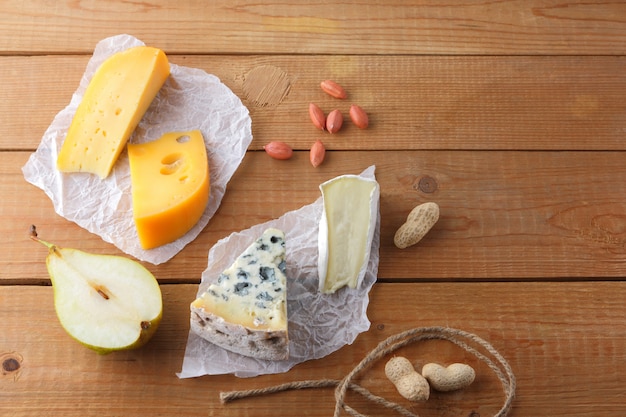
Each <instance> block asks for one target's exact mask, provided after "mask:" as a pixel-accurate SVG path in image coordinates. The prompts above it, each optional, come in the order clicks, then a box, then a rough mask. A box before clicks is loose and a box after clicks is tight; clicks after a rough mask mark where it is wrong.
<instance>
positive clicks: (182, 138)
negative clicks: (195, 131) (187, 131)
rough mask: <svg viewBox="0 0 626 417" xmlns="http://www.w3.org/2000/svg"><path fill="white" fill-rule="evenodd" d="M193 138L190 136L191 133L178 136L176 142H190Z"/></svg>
mask: <svg viewBox="0 0 626 417" xmlns="http://www.w3.org/2000/svg"><path fill="white" fill-rule="evenodd" d="M190 139H191V138H190V137H189V135H182V136H179V137H177V138H176V142H178V143H187V142H189V140H190Z"/></svg>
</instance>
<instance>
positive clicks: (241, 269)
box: [191, 229, 289, 360]
mask: <svg viewBox="0 0 626 417" xmlns="http://www.w3.org/2000/svg"><path fill="white" fill-rule="evenodd" d="M285 268H286V263H285V235H284V233H283V232H282V231H281V230H278V229H268V230H266V231H265V232H264V233H263V235H262V236H261V237H260V238H259V239H257V240H256V241H255V242H254V243H253V244H252V245H250V246H249V247H248V248H247V249H246V250H245V251H244V252H243V253H242V254H241V255H240V256H239V257H238V258H237V259H236V260H235V262H234V263H233V264H232V265H231V266H230V267H229V268H227V269H226V270H224V272H222V274H220V276H219V277H218V279H217V281H216V282H214V283H212V284H211V285H210V286H209V287H208V288H207V290H206V291H205V292H204V293H203V294H201V295H200V296H199V297H198V298H197V299H196V300H195V301H194V302H192V303H191V329H192V331H194V332H195V333H196V334H198V335H199V336H201V337H202V338H204V339H206V340H208V341H210V342H212V343H214V344H216V345H218V346H221V347H222V348H224V349H227V350H230V351H233V352H236V353H239V354H241V355H245V356H251V357H255V358H258V359H266V360H282V359H287V358H288V357H289V338H288V331H287V326H288V321H287V278H286V275H285Z"/></svg>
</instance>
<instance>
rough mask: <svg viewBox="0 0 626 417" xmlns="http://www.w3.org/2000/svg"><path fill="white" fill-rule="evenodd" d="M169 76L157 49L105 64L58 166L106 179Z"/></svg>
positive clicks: (142, 48) (121, 56) (144, 48)
mask: <svg viewBox="0 0 626 417" xmlns="http://www.w3.org/2000/svg"><path fill="white" fill-rule="evenodd" d="M169 74H170V66H169V62H168V60H167V57H166V56H165V53H163V51H161V50H160V49H157V48H151V47H147V46H138V47H134V48H130V49H127V50H125V51H122V52H118V53H116V54H114V55H112V56H111V57H109V58H108V59H107V60H106V61H104V62H103V63H102V64H101V65H100V67H98V69H97V70H96V72H95V74H94V75H93V78H92V79H91V81H90V82H89V85H88V86H87V89H86V91H85V95H84V96H83V99H82V100H81V102H80V104H79V105H78V108H77V110H76V114H75V115H74V118H73V119H72V122H71V124H70V127H69V129H68V131H67V136H66V137H65V140H64V142H63V145H62V146H61V150H60V151H59V155H58V159H57V168H58V169H59V170H60V171H61V172H89V173H92V174H96V175H98V176H99V177H100V178H106V177H107V176H108V175H109V173H110V172H111V169H112V168H113V165H114V164H115V162H116V161H117V159H118V157H119V154H120V153H121V152H122V150H123V149H124V146H125V145H126V142H127V141H128V138H129V137H130V135H131V134H132V133H133V131H134V130H135V128H136V127H137V125H138V124H139V121H140V120H141V118H142V117H143V115H144V113H145V112H146V110H148V107H149V106H150V103H152V101H153V100H154V98H155V97H156V95H157V93H158V92H159V90H160V89H161V86H162V85H163V84H164V83H165V80H166V79H167V77H168V76H169Z"/></svg>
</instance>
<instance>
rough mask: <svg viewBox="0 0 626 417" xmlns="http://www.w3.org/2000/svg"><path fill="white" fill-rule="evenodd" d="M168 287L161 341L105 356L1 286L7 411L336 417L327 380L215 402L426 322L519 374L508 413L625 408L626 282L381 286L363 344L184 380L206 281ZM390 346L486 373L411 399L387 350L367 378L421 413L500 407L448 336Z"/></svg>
mask: <svg viewBox="0 0 626 417" xmlns="http://www.w3.org/2000/svg"><path fill="white" fill-rule="evenodd" d="M162 289H163V296H164V319H163V322H162V324H161V327H160V328H159V330H158V331H157V333H156V335H155V337H154V339H153V340H152V341H151V342H149V344H148V345H146V346H145V347H144V348H142V349H140V350H136V351H131V352H122V353H115V354H111V355H106V356H98V355H96V354H95V353H93V352H91V351H89V350H87V349H86V348H83V347H82V346H80V345H79V344H78V343H76V342H75V341H73V340H71V339H70V338H69V337H68V336H67V335H66V334H65V333H64V331H63V330H62V328H61V327H60V325H59V323H58V321H57V319H56V316H55V313H54V310H53V303H52V289H51V288H49V287H38V286H34V287H31V286H15V287H13V286H0V304H1V305H2V306H3V308H2V309H0V335H2V336H1V337H0V354H5V353H10V352H13V355H14V356H17V355H19V356H21V358H22V359H23V360H22V363H21V369H20V371H19V373H14V374H9V375H0V387H1V389H0V392H1V393H2V394H1V397H2V398H3V401H0V414H2V415H11V416H14V417H21V416H32V415H40V414H42V413H44V412H45V414H46V415H49V416H61V415H62V416H64V417H71V416H79V415H80V416H85V415H96V414H97V415H99V416H103V417H107V416H116V415H120V414H124V415H126V416H144V415H157V414H158V415H174V414H181V413H182V414H184V415H186V416H191V417H193V416H198V417H200V416H207V415H211V416H213V415H226V414H228V415H232V416H238V415H241V416H247V415H252V414H253V415H255V416H259V417H262V416H270V415H271V416H275V415H277V414H278V415H308V416H328V415H331V414H332V410H333V407H334V398H333V394H332V390H330V389H320V390H309V391H299V392H288V393H281V394H275V395H268V396H265V397H257V398H251V399H244V400H239V401H236V402H233V403H230V404H227V405H221V404H220V403H219V398H218V395H219V392H220V391H228V390H241V389H249V388H262V387H267V386H270V385H274V384H278V383H283V382H288V381H297V380H303V379H320V378H331V379H340V378H343V376H345V375H346V374H347V373H348V372H349V371H350V370H352V368H353V367H355V366H356V365H357V364H358V362H359V361H360V360H361V359H362V358H363V357H365V355H366V354H367V353H368V352H369V351H370V350H372V349H373V348H374V347H376V345H377V344H378V343H380V342H381V341H383V340H385V339H386V338H388V337H390V336H392V335H396V334H398V333H400V332H403V331H405V330H409V329H413V328H418V327H423V326H447V327H450V328H456V329H461V330H464V331H467V332H471V333H474V334H476V335H477V336H479V337H481V338H483V339H485V340H486V341H487V342H489V343H490V344H491V345H492V346H493V347H494V348H495V349H496V350H497V351H499V352H500V354H502V355H503V357H504V358H505V359H506V360H507V361H508V362H509V364H510V366H511V367H512V369H513V372H514V374H515V376H516V378H517V391H516V393H517V396H516V399H515V401H514V403H513V411H512V412H511V413H510V414H509V415H510V416H528V415H551V416H568V417H570V416H591V415H593V416H596V417H609V416H614V415H620V414H623V412H624V411H626V405H625V404H624V401H623V387H624V383H626V380H625V379H624V375H626V353H625V352H626V336H625V335H626V323H624V320H623V318H624V316H625V315H626V305H625V304H624V303H623V300H624V297H625V296H626V283H624V282H613V283H611V282H595V283H489V284H485V283H482V284H479V283H429V284H377V285H375V287H374V288H373V290H372V292H371V304H370V308H369V312H368V316H369V318H370V320H371V322H372V325H371V328H370V330H369V331H367V332H365V333H363V334H361V335H360V336H359V337H358V338H357V340H356V341H355V343H354V344H352V345H350V346H346V347H344V348H342V349H340V350H339V351H338V352H335V353H333V354H331V355H329V356H327V357H326V358H323V359H320V360H315V361H310V362H306V363H303V364H300V365H298V366H297V367H296V368H295V369H294V370H292V371H290V372H287V373H285V374H278V375H267V376H260V377H257V378H248V379H238V378H235V377H233V376H230V375H224V376H205V377H200V378H195V379H185V380H179V379H178V378H177V377H176V376H175V373H176V372H179V371H180V369H181V366H182V359H183V355H184V349H185V344H186V339H187V332H188V329H189V325H188V319H189V310H188V303H189V302H190V300H192V299H193V297H194V296H195V293H196V290H197V286H195V285H164V286H162ZM33 306H36V308H34V307H33ZM395 353H396V354H398V355H403V356H405V357H407V358H410V360H412V361H413V362H414V363H415V364H416V366H418V367H419V366H420V365H421V364H423V363H425V362H427V361H428V362H431V361H432V362H440V363H444V364H446V363H451V362H465V363H469V364H471V365H472V366H474V367H475V368H476V370H477V379H476V381H475V382H474V384H472V386H471V387H470V388H468V389H467V390H464V391H461V392H456V393H449V394H440V393H433V394H432V395H431V398H430V399H429V400H428V401H427V402H425V403H423V404H415V405H411V404H409V403H408V402H406V401H404V400H403V399H402V398H400V397H399V395H398V394H397V393H396V392H395V389H394V388H393V386H392V385H391V384H390V383H389V382H388V381H387V380H386V378H385V376H384V374H383V371H382V368H383V366H384V363H385V361H386V360H387V359H388V357H387V358H385V359H383V360H382V361H381V362H379V363H376V364H375V365H374V366H373V367H372V368H371V370H370V371H369V373H368V374H366V375H365V376H364V377H363V378H361V379H360V380H359V382H360V383H362V384H363V385H364V386H365V387H367V388H368V389H370V390H371V391H372V392H374V393H376V394H378V395H381V396H383V397H385V398H387V399H389V400H392V401H397V402H399V403H401V404H403V405H405V406H409V407H411V409H412V411H413V412H416V413H418V414H419V415H420V416H423V417H428V416H442V415H445V416H466V415H469V413H470V412H471V411H475V412H477V413H479V414H480V415H482V416H487V415H494V414H495V411H496V410H497V409H498V407H499V406H500V404H501V403H502V402H503V395H502V392H501V388H500V385H499V381H498V380H497V378H496V377H495V375H494V374H493V373H492V372H491V371H490V370H489V368H487V367H486V366H485V365H483V364H481V363H480V362H479V361H478V360H477V359H476V358H475V357H473V356H472V355H471V354H468V353H465V352H464V351H462V350H461V349H460V348H458V347H456V346H454V345H452V344H450V343H448V342H444V341H430V342H420V343H416V344H413V345H410V346H408V347H406V348H403V349H402V350H400V351H397V352H395ZM348 400H349V404H350V405H351V406H354V407H357V409H358V410H360V411H361V412H364V413H366V414H368V413H369V414H376V415H395V414H389V413H387V412H383V411H381V410H378V409H377V408H374V407H373V406H372V405H371V404H369V403H366V402H365V401H361V400H360V399H359V398H358V397H356V396H354V395H351V396H349V397H348ZM277 410H279V411H277ZM342 415H347V414H342Z"/></svg>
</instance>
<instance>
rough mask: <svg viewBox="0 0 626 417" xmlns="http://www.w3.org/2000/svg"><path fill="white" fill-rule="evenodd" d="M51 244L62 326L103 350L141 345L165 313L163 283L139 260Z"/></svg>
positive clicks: (50, 270) (50, 261) (50, 258)
mask: <svg viewBox="0 0 626 417" xmlns="http://www.w3.org/2000/svg"><path fill="white" fill-rule="evenodd" d="M34 239H35V240H37V241H39V242H41V243H43V244H44V245H46V246H47V247H48V248H49V254H48V257H47V258H46V264H47V267H48V273H49V274H50V279H51V281H52V287H53V291H54V307H55V310H56V313H57V316H58V318H59V321H60V322H61V325H62V326H63V328H64V329H65V330H66V331H67V332H68V333H69V334H70V336H72V337H73V338H74V339H76V340H77V341H79V342H80V343H82V344H83V345H85V346H87V347H89V348H91V349H94V350H96V351H97V352H99V353H109V352H112V351H116V350H127V349H133V348H138V347H140V346H142V345H143V344H145V342H147V341H148V340H149V339H150V337H151V336H152V335H153V334H154V332H155V331H156V329H157V327H158V325H159V323H160V321H161V317H162V311H163V303H162V296H161V289H160V287H159V284H158V282H157V280H156V279H155V278H154V276H153V275H152V274H151V273H150V271H148V270H147V269H146V268H144V267H143V266H142V265H141V264H139V263H138V262H135V261H133V260H131V259H128V258H124V257H121V256H113V255H98V254H91V253H87V252H83V251H80V250H78V249H69V248H59V247H57V246H55V245H52V244H50V243H47V242H45V241H42V240H40V239H38V238H34Z"/></svg>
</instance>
